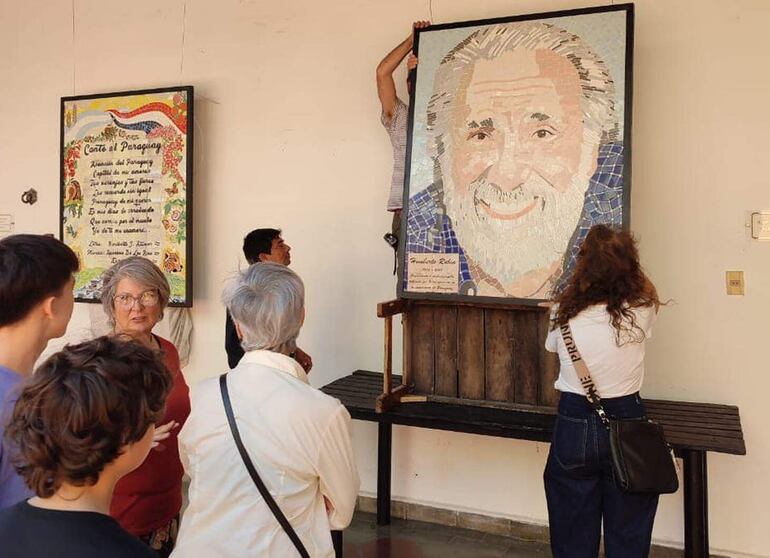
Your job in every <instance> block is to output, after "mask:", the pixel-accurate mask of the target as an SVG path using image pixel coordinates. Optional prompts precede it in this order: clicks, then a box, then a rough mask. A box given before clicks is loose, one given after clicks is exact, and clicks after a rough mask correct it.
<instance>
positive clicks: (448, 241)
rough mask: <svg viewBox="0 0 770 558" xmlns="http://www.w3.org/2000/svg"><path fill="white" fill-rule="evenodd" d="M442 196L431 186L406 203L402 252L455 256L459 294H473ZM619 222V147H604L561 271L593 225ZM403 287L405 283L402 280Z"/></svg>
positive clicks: (621, 187) (620, 169) (621, 146)
mask: <svg viewBox="0 0 770 558" xmlns="http://www.w3.org/2000/svg"><path fill="white" fill-rule="evenodd" d="M443 207H444V204H443V194H442V192H441V189H440V188H439V187H438V186H436V185H435V184H432V185H430V186H429V187H428V188H426V189H425V190H421V191H420V192H418V193H417V194H415V195H414V196H412V197H411V198H410V199H409V212H408V215H407V223H406V234H407V236H406V251H407V253H409V252H417V253H433V254H436V253H438V254H459V255H460V270H459V277H458V279H459V292H460V294H468V293H469V291H472V290H475V287H476V286H475V284H474V281H473V277H472V276H471V272H470V269H469V267H468V260H467V258H466V256H465V252H464V251H463V248H462V246H460V243H459V241H458V240H457V236H456V235H455V232H454V229H452V221H451V220H450V219H449V217H448V216H447V215H446V214H445V213H444V209H443ZM622 222H623V143H621V142H613V143H605V144H603V145H601V146H600V147H599V154H598V156H597V158H596V171H595V172H594V174H593V176H592V177H591V179H590V181H589V185H588V189H587V190H586V193H585V202H584V205H583V213H582V214H581V217H580V221H579V222H578V227H577V235H575V237H574V241H573V243H572V244H571V245H570V246H569V248H568V249H567V251H568V255H567V258H566V266H565V269H572V266H573V264H574V261H575V258H576V257H577V252H578V248H579V246H580V244H581V243H582V242H583V240H584V239H585V237H586V235H587V234H588V230H589V229H590V228H591V227H592V226H593V225H596V224H599V223H604V224H615V225H620V224H622ZM404 283H406V279H405V280H404Z"/></svg>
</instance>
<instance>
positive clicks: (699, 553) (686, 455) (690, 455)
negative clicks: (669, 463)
mask: <svg viewBox="0 0 770 558" xmlns="http://www.w3.org/2000/svg"><path fill="white" fill-rule="evenodd" d="M682 458H683V461H684V555H685V558H703V557H706V556H708V555H709V518H708V491H707V487H708V475H707V473H708V471H707V467H706V452H705V451H696V450H683V451H682Z"/></svg>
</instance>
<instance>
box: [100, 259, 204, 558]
mask: <svg viewBox="0 0 770 558" xmlns="http://www.w3.org/2000/svg"><path fill="white" fill-rule="evenodd" d="M170 296H171V289H170V287H169V284H168V280H167V279H166V276H165V275H164V274H163V272H162V271H161V270H160V268H158V266H157V265H155V264H154V263H153V262H151V261H150V260H148V259H147V258H142V257H139V256H134V257H130V258H126V259H124V260H121V261H119V262H118V263H116V264H115V265H113V266H112V267H110V268H109V269H108V270H107V271H105V272H104V274H103V275H102V306H103V307H104V312H105V314H107V319H108V321H109V323H110V325H111V326H112V335H119V336H122V337H128V338H131V339H132V340H134V341H136V342H137V343H140V344H142V345H144V346H145V347H148V348H150V349H152V350H153V351H156V352H158V353H160V354H161V356H162V358H163V362H164V364H165V365H166V368H168V370H169V372H170V373H171V375H172V377H173V379H174V385H173V387H172V389H171V393H170V394H169V396H168V399H167V400H166V414H165V417H164V418H163V420H162V421H161V423H160V424H161V425H162V426H158V427H157V428H156V429H155V437H154V443H153V448H154V450H156V451H151V452H150V454H149V455H148V456H147V459H145V461H144V463H142V465H141V466H140V467H139V468H138V469H136V470H135V471H133V472H132V473H129V474H128V475H127V476H125V477H123V478H122V479H121V480H120V482H118V484H117V486H116V487H115V493H114V495H113V498H112V506H111V507H110V514H111V515H112V516H113V517H114V518H115V519H117V520H118V522H119V523H120V524H121V526H122V527H123V528H124V529H126V530H127V531H128V532H130V533H131V534H133V535H135V536H137V537H139V538H140V539H142V540H143V541H144V542H145V543H146V544H147V545H148V546H150V548H152V549H153V550H155V551H156V552H157V554H158V556H159V557H162V558H165V557H167V556H169V555H170V553H171V550H173V548H174V543H175V540H176V533H177V531H178V526H179V511H180V510H181V507H182V474H183V469H182V463H181V461H180V460H179V448H178V442H177V432H178V430H177V429H178V427H179V426H180V425H181V424H183V423H184V422H185V420H187V416H188V415H189V414H190V393H189V392H190V390H189V388H188V387H187V383H186V382H185V380H184V376H182V369H181V366H180V364H179V353H178V352H177V350H176V347H174V345H173V344H172V343H171V342H170V341H168V340H166V339H163V338H162V337H159V336H157V335H155V334H154V333H153V332H152V330H153V328H154V327H155V325H156V324H157V323H158V322H159V321H160V320H161V319H162V318H163V311H164V310H165V309H166V305H167V304H168V301H169V298H170ZM161 450H162V451H161Z"/></svg>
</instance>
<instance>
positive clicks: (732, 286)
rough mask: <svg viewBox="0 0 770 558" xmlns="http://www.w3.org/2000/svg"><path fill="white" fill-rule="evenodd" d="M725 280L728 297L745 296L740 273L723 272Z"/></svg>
mask: <svg viewBox="0 0 770 558" xmlns="http://www.w3.org/2000/svg"><path fill="white" fill-rule="evenodd" d="M725 275H726V279H727V294H729V295H743V294H746V284H745V282H744V281H743V272H742V271H727V272H725Z"/></svg>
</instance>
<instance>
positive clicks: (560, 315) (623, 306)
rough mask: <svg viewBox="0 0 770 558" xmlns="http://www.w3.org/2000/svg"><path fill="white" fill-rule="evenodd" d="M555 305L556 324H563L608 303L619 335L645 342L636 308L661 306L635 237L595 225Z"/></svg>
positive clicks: (613, 324) (615, 229)
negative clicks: (622, 334)
mask: <svg viewBox="0 0 770 558" xmlns="http://www.w3.org/2000/svg"><path fill="white" fill-rule="evenodd" d="M555 302H558V303H559V308H558V310H557V314H556V320H555V321H556V323H557V324H563V323H566V322H567V321H569V320H570V319H571V318H573V317H575V316H577V315H578V314H579V313H580V312H582V311H583V310H585V309H586V308H587V307H589V306H592V305H594V304H606V306H607V312H608V313H609V314H610V316H611V322H612V326H613V327H614V328H615V330H616V332H617V333H618V339H620V336H619V334H620V332H621V331H625V332H628V333H632V339H635V340H641V338H643V336H642V337H641V338H640V337H639V335H638V333H639V331H638V329H639V328H638V327H637V326H636V322H635V320H634V313H633V312H632V310H633V309H634V308H639V307H643V306H656V307H657V306H658V305H660V300H659V299H658V294H657V292H656V291H655V287H654V286H653V285H652V283H651V282H650V280H649V279H648V278H647V276H646V275H645V274H644V271H643V270H642V266H641V265H640V263H639V250H638V249H637V247H636V241H635V240H634V237H633V235H632V234H631V233H630V232H628V231H624V230H621V229H619V228H616V227H610V226H607V225H594V226H593V227H591V230H589V231H588V236H586V239H585V240H584V241H583V244H582V245H581V247H580V251H579V252H578V257H577V261H576V262H575V270H574V271H573V273H572V277H571V278H570V280H569V282H568V283H567V285H566V287H565V288H564V290H563V291H562V292H561V294H559V295H557V296H556V298H555Z"/></svg>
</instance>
